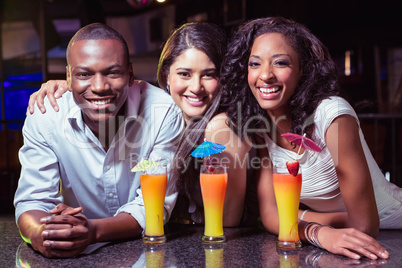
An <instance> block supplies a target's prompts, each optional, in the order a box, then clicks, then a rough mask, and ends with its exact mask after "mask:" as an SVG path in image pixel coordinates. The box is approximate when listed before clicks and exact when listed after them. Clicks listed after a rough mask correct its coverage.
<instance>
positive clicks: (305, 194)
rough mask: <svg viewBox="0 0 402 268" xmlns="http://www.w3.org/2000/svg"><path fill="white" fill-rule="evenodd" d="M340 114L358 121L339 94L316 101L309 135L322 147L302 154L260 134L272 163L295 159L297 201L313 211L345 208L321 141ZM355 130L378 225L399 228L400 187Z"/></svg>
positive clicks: (401, 223) (401, 220) (401, 212)
mask: <svg viewBox="0 0 402 268" xmlns="http://www.w3.org/2000/svg"><path fill="white" fill-rule="evenodd" d="M344 114H347V115H351V116H353V117H354V118H355V119H356V121H357V123H358V124H359V120H358V117H357V115H356V113H355V111H354V110H353V108H352V107H351V106H350V104H349V103H348V102H347V101H346V100H344V99H343V98H340V97H331V98H330V99H325V100H323V101H322V102H321V103H320V105H318V107H317V109H316V111H315V114H314V124H315V127H314V133H313V135H312V139H313V140H314V141H315V142H316V143H317V145H318V146H319V147H320V148H321V149H322V151H321V152H320V153H318V152H314V151H310V150H305V151H304V153H303V154H302V155H300V156H297V154H296V153H295V152H293V151H289V150H286V149H284V148H282V147H279V146H277V145H276V143H274V142H273V141H272V140H271V139H270V138H269V137H268V136H267V135H265V136H264V138H265V141H266V143H267V145H268V150H269V155H270V158H271V160H272V162H273V163H274V164H275V163H278V162H279V163H284V162H286V161H288V160H289V159H295V158H297V159H298V161H299V163H300V166H301V168H302V170H303V183H302V190H301V197H300V202H301V203H303V204H305V205H307V206H309V207H310V208H311V209H312V210H314V211H317V212H342V211H346V208H345V204H344V202H343V199H342V195H341V192H340V188H339V182H338V178H337V174H336V171H335V165H334V160H333V159H332V157H331V154H330V152H329V150H328V148H327V146H326V144H325V133H326V131H327V129H328V128H329V126H330V125H331V123H332V122H333V121H334V120H335V118H337V117H338V116H340V115H344ZM359 126H360V124H359ZM359 134H360V140H361V143H362V147H363V150H364V153H365V156H366V160H367V163H368V166H369V169H370V174H371V178H372V181H373V187H374V192H375V197H376V202H377V208H378V213H379V216H380V228H383V229H395V228H398V229H399V228H402V189H401V188H399V187H397V186H396V185H394V184H392V183H390V182H388V181H387V180H386V179H385V177H384V175H383V174H382V172H381V170H380V168H379V167H378V165H377V163H376V162H375V160H374V158H373V156H372V154H371V152H370V150H369V147H368V146H367V143H366V141H365V140H364V136H363V133H362V131H361V129H360V128H359Z"/></svg>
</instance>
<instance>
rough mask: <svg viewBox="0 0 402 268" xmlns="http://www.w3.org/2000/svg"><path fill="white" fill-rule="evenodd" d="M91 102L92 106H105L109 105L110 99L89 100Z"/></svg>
mask: <svg viewBox="0 0 402 268" xmlns="http://www.w3.org/2000/svg"><path fill="white" fill-rule="evenodd" d="M91 102H92V103H93V104H96V105H105V104H108V103H110V99H107V100H91Z"/></svg>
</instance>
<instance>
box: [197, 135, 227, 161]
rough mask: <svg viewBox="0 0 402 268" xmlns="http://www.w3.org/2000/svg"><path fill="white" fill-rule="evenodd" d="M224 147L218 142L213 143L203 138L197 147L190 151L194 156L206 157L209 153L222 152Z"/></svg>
mask: <svg viewBox="0 0 402 268" xmlns="http://www.w3.org/2000/svg"><path fill="white" fill-rule="evenodd" d="M225 148H226V147H225V146H224V145H222V144H219V143H213V142H209V141H207V139H204V142H203V143H201V144H200V145H198V147H197V148H195V150H194V151H193V152H192V153H191V155H192V156H194V157H206V156H209V155H213V154H217V153H220V152H222V151H223V150H224V149H225Z"/></svg>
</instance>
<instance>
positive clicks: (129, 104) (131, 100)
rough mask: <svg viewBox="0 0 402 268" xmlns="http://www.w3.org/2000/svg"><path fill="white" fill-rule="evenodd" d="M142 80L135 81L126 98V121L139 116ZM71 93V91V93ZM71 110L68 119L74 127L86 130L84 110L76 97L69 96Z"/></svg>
mask: <svg viewBox="0 0 402 268" xmlns="http://www.w3.org/2000/svg"><path fill="white" fill-rule="evenodd" d="M142 86H143V85H142V83H141V81H134V84H133V85H132V86H131V87H129V88H128V94H127V95H128V96H127V100H126V111H125V112H124V115H125V121H126V120H127V119H128V120H129V121H131V120H135V119H136V118H137V117H138V113H139V109H140V102H141V89H142ZM66 94H67V93H66ZM70 94H71V93H70ZM69 106H70V109H69V112H68V114H67V119H68V121H69V122H70V124H71V125H72V126H73V127H74V126H76V127H78V128H79V129H80V130H81V131H84V130H85V123H84V119H83V118H82V111H81V109H80V108H79V106H78V105H77V104H76V103H75V101H74V98H73V97H72V94H71V98H69Z"/></svg>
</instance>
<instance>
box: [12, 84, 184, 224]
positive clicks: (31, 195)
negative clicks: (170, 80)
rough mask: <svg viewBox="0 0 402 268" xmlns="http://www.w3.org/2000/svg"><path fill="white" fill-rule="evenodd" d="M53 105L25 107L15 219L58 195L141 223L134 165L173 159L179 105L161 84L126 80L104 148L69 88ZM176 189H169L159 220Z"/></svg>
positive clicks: (93, 212)
mask: <svg viewBox="0 0 402 268" xmlns="http://www.w3.org/2000/svg"><path fill="white" fill-rule="evenodd" d="M58 104H59V107H60V111H59V112H55V111H54V110H53V109H52V108H51V106H50V104H49V101H48V100H47V99H46V100H45V105H46V109H47V112H46V114H42V113H40V112H36V113H34V114H32V115H28V116H27V118H26V121H25V124H24V127H23V135H24V145H23V147H22V148H21V150H20V152H19V157H20V162H21V165H22V170H21V177H20V180H19V185H18V189H17V191H16V194H15V199H14V205H15V207H16V212H15V213H16V220H17V222H18V217H19V216H20V215H21V214H22V213H23V212H25V211H28V210H42V211H45V212H48V211H49V210H50V209H52V208H54V207H55V205H57V204H58V203H61V202H64V203H65V204H67V205H69V206H72V207H77V206H81V207H83V213H84V214H85V216H87V217H88V218H89V219H98V218H105V217H112V216H114V215H116V214H118V213H120V212H127V213H129V214H131V215H132V216H133V217H134V218H135V219H136V220H137V221H138V223H139V225H140V226H141V227H142V228H144V227H145V210H144V205H143V200H142V194H141V189H140V174H139V172H136V173H132V172H131V168H132V167H134V166H135V165H136V164H137V163H138V162H139V161H140V160H141V159H142V158H143V157H148V158H149V159H152V160H155V161H164V162H166V163H168V164H169V163H171V162H172V159H173V155H174V152H175V150H176V147H177V146H176V145H177V143H176V142H175V141H176V139H177V138H178V137H179V135H180V133H181V131H182V130H183V127H184V123H183V120H182V116H181V111H180V109H178V108H177V106H176V105H175V104H174V103H173V101H172V98H171V97H170V96H169V95H168V94H167V93H165V92H164V91H163V90H161V89H159V88H157V87H154V86H152V85H150V84H148V83H146V82H143V81H135V83H134V85H133V86H132V87H130V89H129V93H128V99H127V103H126V111H125V116H124V123H123V124H122V125H121V127H120V129H119V131H118V133H117V134H116V136H115V137H114V139H113V142H112V144H111V146H110V148H109V150H108V151H107V152H106V151H105V150H104V149H103V147H102V145H101V143H100V142H99V140H98V139H97V138H96V136H95V135H94V134H93V133H92V131H91V130H90V129H89V128H88V126H87V125H85V123H84V121H83V119H82V116H81V110H80V108H79V107H78V106H77V105H76V104H75V102H74V100H73V97H72V94H71V93H70V92H68V93H65V94H64V95H63V96H62V98H60V99H59V100H58ZM176 198H177V193H174V192H172V191H169V190H168V191H167V193H166V199H165V213H164V214H165V222H166V221H167V220H168V219H169V217H170V214H171V212H172V210H173V207H174V204H175V202H176Z"/></svg>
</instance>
